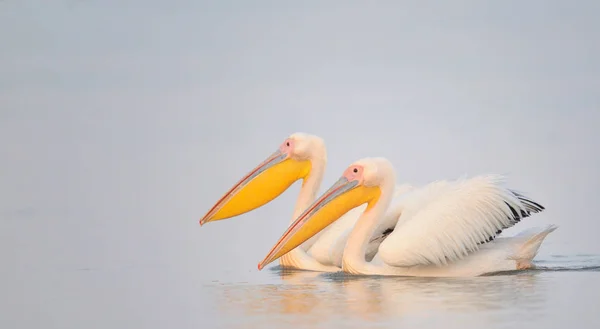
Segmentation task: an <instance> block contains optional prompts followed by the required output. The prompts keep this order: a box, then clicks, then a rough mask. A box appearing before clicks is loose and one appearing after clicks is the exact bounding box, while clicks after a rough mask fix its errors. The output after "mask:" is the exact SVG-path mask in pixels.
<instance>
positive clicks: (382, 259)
mask: <svg viewBox="0 0 600 329" xmlns="http://www.w3.org/2000/svg"><path fill="white" fill-rule="evenodd" d="M500 178H501V177H499V176H478V177H475V178H471V179H464V180H458V181H454V182H442V183H433V184H430V185H428V186H425V187H423V188H421V189H418V190H416V191H413V192H411V193H408V194H407V195H405V199H404V201H405V202H401V204H404V205H405V206H404V207H400V208H402V209H401V210H400V211H401V215H400V218H399V219H398V221H397V222H396V223H395V229H394V230H393V232H392V233H391V234H389V235H388V236H387V237H385V240H384V241H383V242H381V244H380V245H379V250H378V251H377V254H376V256H375V257H374V259H373V260H372V261H371V262H368V261H365V257H364V255H365V251H366V250H367V247H368V246H367V243H368V241H369V240H370V239H371V236H372V235H373V232H374V231H375V230H376V229H377V227H378V226H379V225H380V224H381V222H382V214H383V213H384V212H385V211H386V210H387V209H388V207H389V206H390V201H391V199H392V191H393V189H394V182H395V172H394V169H393V167H392V165H391V163H390V162H389V161H388V160H387V159H384V158H367V159H362V160H359V161H357V162H355V163H353V164H352V165H351V166H350V167H348V168H347V169H346V171H345V172H344V174H343V176H342V177H341V178H340V179H339V180H338V181H337V182H336V183H335V184H334V185H333V186H331V188H330V189H329V190H327V191H326V192H325V193H324V194H323V195H322V196H321V197H319V198H318V199H317V200H316V201H315V202H314V203H313V204H311V205H310V206H309V207H308V208H307V209H306V210H305V211H304V212H303V213H302V215H300V216H299V217H298V218H297V219H296V220H295V221H294V222H293V223H292V224H291V225H290V227H289V228H288V229H287V231H286V232H285V233H284V234H283V235H282V237H281V238H280V240H279V241H278V242H277V243H276V244H275V246H274V247H273V249H271V251H270V252H269V254H268V255H267V256H266V257H265V259H264V260H263V261H262V262H260V263H259V264H258V269H259V270H260V269H262V268H264V267H265V266H266V265H267V264H269V263H270V262H272V261H274V260H275V259H277V258H279V257H281V256H282V255H285V254H286V253H287V252H288V251H289V250H290V249H292V248H294V247H295V246H297V245H298V244H300V243H302V242H303V241H305V240H306V239H308V238H310V237H311V236H313V235H314V234H316V233H318V232H319V231H321V230H322V229H323V228H324V227H326V226H327V225H329V224H330V223H332V222H333V221H335V220H336V219H337V218H339V217H340V216H341V215H342V214H344V213H345V212H347V211H348V210H350V209H352V208H355V207H357V206H359V205H362V204H366V205H367V208H366V210H365V211H364V212H363V213H362V214H361V216H360V218H359V219H358V220H357V222H356V224H355V225H354V227H353V229H352V231H351V233H350V236H349V238H348V240H347V243H346V247H345V249H344V251H343V259H342V264H343V265H342V270H343V271H344V272H348V273H352V274H364V275H397V276H427V277H466V276H479V275H483V274H486V273H494V272H502V271H513V270H517V269H527V268H531V267H533V264H532V259H533V258H534V257H535V255H536V254H537V252H538V249H539V248H540V245H541V243H542V241H543V240H544V238H545V237H546V236H547V235H548V234H549V233H550V232H552V231H554V230H555V229H556V227H555V226H553V225H550V226H548V227H546V228H543V229H534V230H533V231H529V232H523V233H521V234H519V235H517V236H515V237H510V238H496V236H497V235H498V234H499V233H500V232H501V231H502V230H503V229H506V228H509V227H512V226H513V225H515V224H516V223H517V222H519V221H520V220H521V219H522V218H524V217H527V216H529V215H530V214H531V213H536V212H541V211H542V210H543V209H544V208H543V207H542V206H541V205H539V204H538V203H536V202H534V201H532V200H531V199H529V198H527V197H525V196H523V195H521V194H519V193H516V192H513V191H511V190H508V189H506V188H503V187H501V186H500Z"/></svg>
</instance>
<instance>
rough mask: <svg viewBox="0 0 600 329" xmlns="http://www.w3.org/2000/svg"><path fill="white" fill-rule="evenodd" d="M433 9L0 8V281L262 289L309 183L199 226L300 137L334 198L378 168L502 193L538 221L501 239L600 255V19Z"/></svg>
mask: <svg viewBox="0 0 600 329" xmlns="http://www.w3.org/2000/svg"><path fill="white" fill-rule="evenodd" d="M440 3H441V2H438V3H437V4H435V3H434V2H423V1H403V2H400V1H382V2H377V3H375V2H370V3H368V4H367V3H366V2H362V3H360V4H359V3H358V2H341V1H340V2H327V3H324V2H320V1H319V2H317V1H303V2H281V1H279V2H277V1H254V2H244V1H214V2H207V1H160V2H159V1H144V2H142V1H85V0H80V1H77V0H72V1H30V0H19V1H16V0H4V1H0V40H1V41H2V42H1V51H0V140H1V142H0V153H1V154H2V161H0V187H1V188H0V257H1V258H2V259H5V260H7V262H8V265H7V266H6V267H5V270H6V269H8V272H5V273H3V274H0V281H4V282H8V283H9V286H11V287H12V288H11V289H13V290H11V291H12V292H13V294H14V295H15V296H18V295H19V293H20V291H21V290H20V289H24V288H23V287H24V286H28V288H27V289H32V291H35V289H45V288H43V287H45V286H46V285H47V284H49V283H51V282H54V281H52V279H51V278H52V275H53V274H47V273H50V272H51V271H68V270H77V269H86V268H87V269H104V270H107V271H108V270H111V269H112V270H114V271H118V269H120V268H123V267H126V266H149V267H150V266H163V267H166V268H171V269H173V268H175V269H177V270H174V271H175V272H178V271H180V272H178V273H180V274H179V275H184V276H187V275H189V276H190V277H191V276H192V275H200V276H199V277H198V278H197V280H198V282H203V281H206V280H209V279H212V278H214V277H216V276H217V274H216V273H218V272H219V271H220V270H221V269H227V270H228V271H230V272H231V273H233V272H235V271H238V273H239V272H240V271H241V272H252V273H254V272H256V264H257V262H258V261H259V260H260V259H262V258H263V257H264V255H265V253H266V252H267V251H268V250H269V248H270V247H271V245H272V244H273V243H274V242H275V241H276V239H277V238H278V237H279V236H280V234H281V233H282V232H283V230H284V229H285V227H286V226H287V224H288V222H289V220H290V219H291V218H290V216H291V215H292V207H293V204H294V202H295V198H296V196H297V193H298V190H299V184H297V185H294V186H293V187H292V188H291V189H290V190H289V191H288V192H287V193H285V194H284V195H283V196H282V197H281V198H279V199H277V200H275V201H274V202H273V203H271V204H269V205H267V206H265V207H263V208H261V209H259V210H256V211H254V212H252V213H249V214H246V215H244V216H242V217H239V218H235V219H230V220H227V221H222V222H219V223H213V224H209V225H207V226H205V227H202V228H200V227H199V225H198V219H199V218H200V217H201V216H202V215H204V213H205V212H206V211H207V210H208V209H209V208H210V207H211V206H212V205H213V203H214V202H215V201H216V200H218V198H219V197H220V196H221V195H222V193H223V192H225V191H226V190H227V189H228V188H229V187H230V186H231V184H233V183H234V182H235V181H236V180H237V179H238V178H240V177H241V176H242V175H243V174H245V173H246V172H247V171H248V170H250V169H251V168H252V167H253V166H255V165H256V164H258V163H259V162H260V161H262V160H263V159H264V157H266V156H268V155H269V154H271V153H272V152H273V151H274V150H275V148H276V147H277V146H278V145H279V144H280V143H281V141H283V139H284V138H285V137H287V136H288V135H289V134H291V133H293V132H296V131H303V132H308V133H313V134H317V135H319V136H321V137H323V138H324V139H325V142H326V144H327V147H328V155H329V162H328V166H327V172H326V174H325V179H324V182H323V185H322V187H321V188H322V189H323V190H324V189H325V188H326V187H327V186H329V185H330V184H331V183H332V182H333V181H334V180H335V179H336V178H337V177H338V176H339V175H340V174H341V172H342V171H343V170H344V169H345V167H346V166H347V165H349V164H350V163H351V162H352V161H354V160H357V159H359V158H362V157H366V156H385V157H388V158H389V159H390V160H391V161H392V162H393V163H394V164H395V166H396V169H397V171H398V173H397V176H398V180H399V183H403V182H408V183H413V184H423V183H426V182H429V181H432V180H436V179H442V178H456V177H458V176H460V175H463V174H469V175H473V174H482V173H502V174H507V175H508V178H509V181H508V182H509V185H510V186H511V187H513V188H515V189H518V190H522V191H524V192H527V193H529V195H531V197H533V198H534V199H536V200H538V201H539V202H540V203H542V204H544V205H545V206H546V207H547V211H546V212H545V213H542V214H540V215H537V216H535V217H532V218H531V219H528V220H527V223H523V224H522V225H519V226H517V227H516V228H514V229H511V230H509V231H508V232H509V233H514V232H517V231H520V230H521V229H524V228H527V227H530V226H535V225H546V224H550V223H554V224H557V225H559V226H560V227H559V229H558V230H557V231H556V232H554V233H552V235H551V236H549V238H548V239H547V242H546V243H545V244H544V246H543V247H542V251H541V253H558V254H560V253H567V254H568V253H598V251H599V249H600V243H599V242H598V239H597V235H598V234H597V232H598V230H599V229H600V220H599V218H598V216H597V210H596V208H595V207H596V205H597V202H598V201H597V198H598V195H599V194H598V192H597V189H598V186H599V184H600V174H599V172H598V168H600V156H599V155H598V143H600V134H599V133H598V126H599V124H600V109H599V107H600V65H599V63H598V58H600V42H599V41H598V40H600V35H599V32H598V31H600V23H598V20H597V17H598V14H599V12H600V3H599V2H596V1H578V2H577V3H576V4H569V3H567V2H564V1H502V2H499V1H497V2H492V1H453V2H444V4H441V5H440ZM220 247H223V249H222V250H218V248H220ZM222 258H230V259H231V260H230V261H229V262H225V263H224V262H223V261H220V260H219V259H222ZM5 262H6V261H5ZM215 268H217V269H215ZM39 271H46V274H44V276H45V277H47V278H50V279H47V281H43V280H42V281H39V280H41V279H40V277H38V276H37V275H40V272H39ZM183 272H186V273H191V274H181V273H183ZM32 273H33V274H32ZM36 273H37V274H36ZM52 273H55V272H52ZM56 273H58V272H56ZM61 273H62V272H61ZM115 273H117V272H115ZM161 273H162V272H161ZM54 275H56V278H57V280H60V279H58V278H59V277H60V275H59V274H54ZM253 275H260V274H256V273H255V274H253ZM116 276H117V274H115V277H116ZM26 279H27V280H29V281H23V280H26ZM19 280H21V281H19ZM36 280H37V281H36ZM115 280H116V279H115ZM131 280H134V278H131ZM11 282H12V283H11ZM25 282H27V283H25ZM35 282H37V283H35ZM127 282H128V283H131V282H129V281H127ZM63 283H64V282H63ZM64 284H67V283H64ZM36 285H37V286H36ZM36 287H37V288H36ZM115 289H116V288H115ZM9 295H10V292H9ZM14 298H16V299H17V300H20V299H19V298H21V297H14ZM0 301H2V297H0ZM20 301H21V302H22V305H29V304H28V302H26V301H24V300H20ZM4 302H5V303H7V302H6V299H5V300H4ZM0 306H2V305H1V304H0ZM56 307H59V306H56ZM16 309H17V308H14V310H16ZM63 311H64V312H67V309H66V308H65V309H64V310H63ZM23 312H25V311H23ZM59 313H60V312H59ZM40 321H42V320H40ZM41 323H43V322H41Z"/></svg>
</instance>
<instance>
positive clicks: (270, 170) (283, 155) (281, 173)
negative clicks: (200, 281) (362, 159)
mask: <svg viewBox="0 0 600 329" xmlns="http://www.w3.org/2000/svg"><path fill="white" fill-rule="evenodd" d="M315 161H319V162H320V163H322V164H323V165H324V164H325V162H326V161H327V154H326V150H325V143H324V142H323V140H322V139H321V138H320V137H317V136H314V135H310V134H305V133H295V134H292V135H290V136H289V137H288V138H286V139H285V140H284V141H283V143H281V145H280V146H279V148H278V149H277V151H275V153H273V154H271V155H270V156H269V157H267V158H266V159H265V160H264V161H263V162H261V163H260V164H259V165H258V166H256V167H255V168H254V169H252V170H251V171H250V172H249V173H247V174H246V175H245V176H244V177H243V178H242V179H240V180H239V181H238V182H237V183H235V185H233V187H231V189H229V191H227V193H225V195H223V197H221V199H219V201H217V203H216V204H215V205H214V206H213V207H212V208H211V209H210V210H209V211H208V213H206V215H205V216H204V217H202V219H200V225H203V224H206V223H208V222H213V221H217V220H222V219H226V218H231V217H234V216H238V215H241V214H244V213H246V212H249V211H251V210H254V209H257V208H259V207H261V206H263V205H265V204H267V203H269V202H271V201H272V200H273V199H275V198H276V197H278V196H279V195H280V194H281V193H283V192H284V191H285V190H287V189H288V188H289V187H290V186H291V185H292V184H293V183H294V182H296V181H297V180H300V179H306V178H307V177H308V176H309V175H310V173H311V170H312V168H313V165H314V164H315Z"/></svg>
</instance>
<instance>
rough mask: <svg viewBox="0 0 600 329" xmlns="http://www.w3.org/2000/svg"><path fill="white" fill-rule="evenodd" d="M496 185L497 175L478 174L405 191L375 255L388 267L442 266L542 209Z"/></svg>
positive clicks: (529, 200) (474, 249)
mask: <svg viewBox="0 0 600 329" xmlns="http://www.w3.org/2000/svg"><path fill="white" fill-rule="evenodd" d="M502 181H503V179H502V177H500V176H478V177H474V178H471V179H461V180H457V181H454V182H442V183H439V182H438V183H433V185H432V184H430V185H431V186H429V185H428V186H425V187H424V188H422V189H419V190H418V191H415V192H414V193H411V196H410V198H409V199H407V200H406V201H405V204H406V207H405V208H404V211H403V212H402V215H401V217H400V219H399V220H398V223H397V225H396V227H395V229H394V231H393V232H392V233H391V234H390V235H389V236H388V237H387V238H386V239H385V240H384V241H383V242H382V243H381V245H380V246H379V254H378V257H379V258H380V259H381V260H382V261H383V262H384V263H386V264H388V265H390V266H415V265H446V264H448V263H449V262H453V261H456V260H459V259H462V258H464V257H465V256H467V255H469V254H470V253H472V252H474V251H476V250H478V249H479V246H480V245H481V244H483V243H486V242H489V241H491V240H493V239H494V238H495V237H496V236H497V235H498V234H500V233H501V232H502V230H504V229H506V228H509V227H512V226H514V225H515V224H516V223H518V222H519V221H520V220H521V219H522V218H524V217H527V216H529V215H530V214H531V213H536V212H541V211H542V210H543V209H544V207H542V206H541V205H539V204H538V203H536V202H534V201H532V200H531V199H529V198H527V197H525V196H524V195H522V194H520V193H517V192H514V191H512V190H509V189H506V188H504V187H502V186H501V183H502Z"/></svg>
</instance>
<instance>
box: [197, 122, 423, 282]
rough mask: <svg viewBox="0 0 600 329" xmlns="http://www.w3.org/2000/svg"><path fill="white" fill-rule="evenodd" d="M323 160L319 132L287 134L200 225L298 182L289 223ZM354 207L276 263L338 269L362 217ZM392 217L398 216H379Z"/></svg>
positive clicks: (371, 247) (371, 249) (311, 194)
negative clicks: (352, 232)
mask: <svg viewBox="0 0 600 329" xmlns="http://www.w3.org/2000/svg"><path fill="white" fill-rule="evenodd" d="M326 164H327V152H326V148H325V143H324V141H323V139H321V138H320V137H318V136H314V135H310V134H305V133H295V134H292V135H290V136H289V137H288V138H286V139H285V140H284V141H283V143H282V144H281V145H280V146H279V148H278V149H277V151H275V152H274V153H273V154H271V156H269V157H268V158H267V159H265V160H264V161H263V162H262V163H260V164H259V165H258V166H256V167H255V168H254V169H253V170H251V171H250V172H249V173H247V174H246V175H245V176H244V177H243V178H242V179H240V180H239V181H238V182H237V183H236V184H235V185H233V187H231V188H230V189H229V191H227V193H225V195H223V197H222V198H221V199H220V200H219V201H218V202H217V203H216V204H215V205H214V206H213V207H212V208H211V209H210V210H209V211H208V212H207V214H206V215H205V216H204V217H203V218H202V219H200V225H204V224H206V223H208V222H213V221H218V220H223V219H227V218H231V217H235V216H238V215H241V214H244V213H246V212H249V211H252V210H254V209H257V208H259V207H261V206H263V205H265V204H267V203H269V202H271V201H272V200H274V199H275V198H277V197H278V196H279V195H281V194H282V193H283V192H284V191H286V190H287V189H288V188H289V187H290V186H291V185H292V184H294V183H295V182H296V181H298V180H302V181H303V182H302V187H301V189H300V193H299V195H298V198H297V200H296V206H295V208H294V214H293V217H292V221H293V220H294V219H295V218H297V217H298V216H300V214H302V211H304V209H306V207H308V206H309V205H310V204H311V203H312V202H313V201H314V200H315V198H316V196H317V193H318V190H319V188H320V186H321V182H322V179H323V174H324V172H325V167H326ZM411 188H412V187H411V186H410V185H402V186H398V187H397V188H396V190H395V191H394V192H393V193H395V195H399V194H401V193H403V192H405V191H408V190H410V189H411ZM361 209H362V208H361V207H358V208H357V209H355V210H352V211H349V212H347V213H346V214H344V215H343V216H340V217H341V218H340V219H339V220H338V221H336V223H334V225H331V226H330V227H328V229H327V230H324V231H323V232H321V233H320V234H315V235H314V236H312V237H311V238H309V239H307V240H306V241H304V242H303V243H301V244H299V245H297V248H293V250H292V249H291V250H290V252H289V253H287V254H286V255H282V257H281V258H280V265H281V266H283V267H287V268H295V269H302V270H312V271H322V272H337V271H340V270H341V265H342V253H343V250H344V246H345V245H346V239H347V238H348V235H349V233H350V230H351V228H352V226H353V225H354V223H355V222H356V220H357V219H358V217H359V215H360V210H361ZM383 216H384V217H386V218H389V220H390V221H393V218H397V217H398V214H395V213H389V214H387V213H386V214H383ZM384 231H385V228H382V229H381V230H379V231H376V233H375V235H374V237H373V238H372V239H371V241H370V242H369V243H368V251H367V252H366V253H365V255H364V257H365V259H367V260H371V259H372V257H373V256H374V255H375V251H376V250H377V248H378V246H379V243H381V241H383V240H382V236H385V234H387V233H388V232H389V231H388V232H384Z"/></svg>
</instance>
